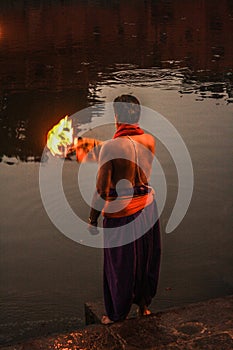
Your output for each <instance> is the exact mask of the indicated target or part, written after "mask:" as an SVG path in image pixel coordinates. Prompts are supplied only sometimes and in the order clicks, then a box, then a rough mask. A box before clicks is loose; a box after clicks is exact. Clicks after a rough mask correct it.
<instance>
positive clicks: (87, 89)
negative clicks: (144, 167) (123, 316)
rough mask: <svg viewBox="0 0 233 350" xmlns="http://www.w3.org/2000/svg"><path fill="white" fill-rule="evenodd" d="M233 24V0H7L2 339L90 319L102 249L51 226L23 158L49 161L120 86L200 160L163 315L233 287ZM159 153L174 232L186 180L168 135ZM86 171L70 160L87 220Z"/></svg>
mask: <svg viewBox="0 0 233 350" xmlns="http://www.w3.org/2000/svg"><path fill="white" fill-rule="evenodd" d="M232 32H233V3H232V1H230V0H229V1H227V0H223V1H221V2H219V1H216V0H206V1H205V0H190V1H185V0H173V1H169V0H158V1H153V0H151V1H149V0H148V1H142V0H131V1H130V0H124V1H123V0H122V1H121V0H118V1H117V0H115V1H113V0H109V1H104V0H102V1H101V0H99V1H94V0H92V1H74V0H69V1H68V0H67V1H26V2H25V1H21V0H19V1H4V0H2V1H1V2H0V157H1V160H2V162H1V164H0V176H1V177H0V178H1V190H0V194H1V199H2V200H1V205H0V207H1V213H2V218H1V224H0V225H1V226H0V229H1V258H0V259H1V260H0V262H1V266H0V269H1V277H0V278H1V286H0V292H1V293H0V296H1V316H0V317H1V320H0V327H1V330H2V332H3V335H2V336H1V339H0V341H1V343H6V342H12V340H13V339H15V340H17V339H21V338H24V337H27V336H29V335H35V334H46V333H47V332H52V331H59V330H65V329H66V328H74V327H77V326H81V325H83V324H84V315H83V303H84V302H85V301H88V300H95V299H98V298H101V296H102V252H101V251H100V250H98V249H95V248H88V247H86V246H81V245H79V244H77V243H74V242H72V241H70V240H68V239H67V238H66V237H64V236H63V235H62V234H61V233H60V232H59V231H58V230H57V229H56V228H55V227H54V226H53V224H52V223H51V222H50V220H49V219H48V217H47V214H46V213H45V210H44V209H43V206H42V203H41V199H40V194H39V185H38V169H39V164H38V163H36V162H25V161H29V160H30V161H32V160H39V159H40V156H41V153H42V151H43V148H44V146H45V143H46V134H47V132H48V130H49V129H50V128H51V127H52V126H53V125H54V124H55V123H57V122H58V121H59V119H60V118H61V117H63V116H64V115H66V114H69V115H72V114H73V113H75V112H77V111H79V110H81V109H83V108H85V107H88V106H90V105H93V104H95V103H98V102H109V101H112V100H113V99H114V98H115V97H116V96H117V95H119V94H121V93H133V94H135V95H136V96H137V97H138V98H139V99H140V101H141V103H142V104H143V105H144V106H147V107H150V108H152V109H154V110H156V111H158V112H160V113H161V114H162V115H164V116H166V118H167V119H168V120H169V121H170V122H171V123H172V124H173V125H174V126H175V127H176V129H177V130H178V131H179V133H180V134H181V136H182V137H183V139H184V141H185V143H186V146H187V147H188V150H189V152H190V155H191V159H192V162H193V168H194V179H195V183H194V193H193V198H192V202H191V205H190V208H189V210H188V213H187V215H186V216H185V218H184V220H183V221H182V223H181V224H180V226H179V227H178V228H177V229H176V230H175V231H174V232H173V233H171V234H168V235H167V234H165V233H164V234H163V264H162V269H161V279H160V287H159V291H158V295H157V297H156V299H155V300H154V302H153V304H152V309H153V310H158V309H163V308H165V307H169V306H174V305H180V304H184V303H188V302H192V301H197V300H203V299H207V298H211V297H216V296H221V295H226V294H230V293H232V292H233V280H232V276H233V273H232V252H231V251H232V248H231V247H232V235H231V232H232V224H231V215H232V175H233V174H232V166H231V165H230V164H231V161H232V159H231V152H232V146H233V142H232V115H233V113H232V112H233V104H232V103H233V44H232ZM90 118H91V116H90ZM88 121H89V120H80V123H88ZM151 123H153V120H152V121H151ZM102 136H103V138H104V139H106V138H109V137H111V133H110V132H109V131H107V129H106V130H105V133H103V132H102ZM157 156H158V159H159V161H160V162H161V164H162V166H163V169H164V172H165V174H166V180H167V186H168V196H167V201H166V206H165V209H164V212H163V214H162V218H161V225H162V228H163V229H164V228H165V226H166V223H167V221H168V218H169V216H170V213H171V210H172V207H173V206H174V202H175V198H176V195H177V187H178V182H177V174H176V168H175V166H174V164H173V161H172V159H171V157H170V156H169V154H168V152H167V151H166V149H165V147H164V146H162V144H160V143H158V149H157ZM11 157H14V158H11ZM20 160H21V161H20ZM7 163H15V164H12V165H9V164H7ZM77 168H78V166H77V164H76V163H75V162H66V164H65V169H64V179H65V180H64V181H65V182H66V194H67V197H68V198H69V201H70V203H72V205H73V207H76V209H77V210H79V211H80V213H81V214H80V215H83V217H86V216H87V215H88V209H87V208H86V207H82V206H81V205H80V198H79V195H78V194H77V193H76V190H75V186H76V172H77Z"/></svg>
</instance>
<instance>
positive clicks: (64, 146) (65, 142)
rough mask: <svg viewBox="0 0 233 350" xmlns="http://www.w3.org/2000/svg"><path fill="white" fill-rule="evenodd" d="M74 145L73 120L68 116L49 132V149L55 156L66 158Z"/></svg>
mask: <svg viewBox="0 0 233 350" xmlns="http://www.w3.org/2000/svg"><path fill="white" fill-rule="evenodd" d="M73 143H74V140H73V128H72V120H69V119H68V115H67V116H65V118H63V119H61V120H60V121H59V123H58V124H56V125H55V126H54V127H53V128H52V129H51V130H50V131H49V132H48V135H47V147H48V148H49V150H50V152H51V153H52V154H53V155H54V156H60V157H65V156H66V155H67V152H68V150H69V149H70V147H72V146H73Z"/></svg>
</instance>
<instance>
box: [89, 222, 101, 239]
mask: <svg viewBox="0 0 233 350" xmlns="http://www.w3.org/2000/svg"><path fill="white" fill-rule="evenodd" d="M97 225H98V222H97V221H95V222H92V221H91V220H90V219H89V224H88V231H89V232H90V234H91V235H93V236H94V235H98V233H99V230H98V228H97Z"/></svg>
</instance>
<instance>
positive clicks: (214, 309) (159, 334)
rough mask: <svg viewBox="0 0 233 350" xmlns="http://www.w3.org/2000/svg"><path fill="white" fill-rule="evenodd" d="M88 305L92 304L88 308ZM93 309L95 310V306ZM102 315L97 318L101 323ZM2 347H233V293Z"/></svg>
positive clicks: (5, 349)
mask: <svg viewBox="0 0 233 350" xmlns="http://www.w3.org/2000/svg"><path fill="white" fill-rule="evenodd" d="M90 304H91V305H92V304H93V303H90ZM94 304H96V303H94ZM88 305H89V303H87V307H88ZM98 307H99V310H100V309H101V308H102V307H103V305H101V304H99V306H98ZM101 311H102V309H101ZM92 312H93V313H94V308H93V309H92ZM101 314H102V313H101ZM98 315H99V314H98ZM98 315H97V314H96V315H94V316H93V317H96V318H97V321H98V322H99V316H98ZM1 349H2V350H39V349H40V350H41V349H43V350H47V349H48V350H49V349H50V350H52V349H60V350H81V349H82V350H139V349H143V350H176V349H177V350H203V349H205V350H232V349H233V296H229V297H225V298H219V299H213V300H209V301H206V302H201V303H196V304H191V305H187V306H185V307H182V308H176V309H172V310H167V311H164V312H159V313H156V314H152V315H150V316H146V317H138V318H135V317H134V318H131V319H128V320H126V321H123V322H117V323H114V324H112V325H109V326H104V325H101V324H95V325H89V326H87V327H86V328H84V329H82V330H75V331H73V332H70V333H66V334H59V335H54V336H50V337H44V338H40V339H34V340H29V341H27V342H24V343H22V344H18V345H15V346H10V347H2V348H1Z"/></svg>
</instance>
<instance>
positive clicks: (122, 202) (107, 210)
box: [102, 185, 154, 218]
mask: <svg viewBox="0 0 233 350" xmlns="http://www.w3.org/2000/svg"><path fill="white" fill-rule="evenodd" d="M119 192H120V193H119V194H117V191H116V189H113V188H112V189H110V192H109V195H108V197H107V198H106V203H105V206H104V209H103V211H102V214H103V216H104V217H106V218H120V217H125V216H129V215H132V214H135V213H136V212H138V211H140V210H142V209H143V208H145V207H146V206H148V205H149V204H151V203H152V202H153V200H154V190H153V188H152V187H150V186H147V185H141V186H135V187H134V188H133V189H132V188H131V189H121V190H120V191H119Z"/></svg>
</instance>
